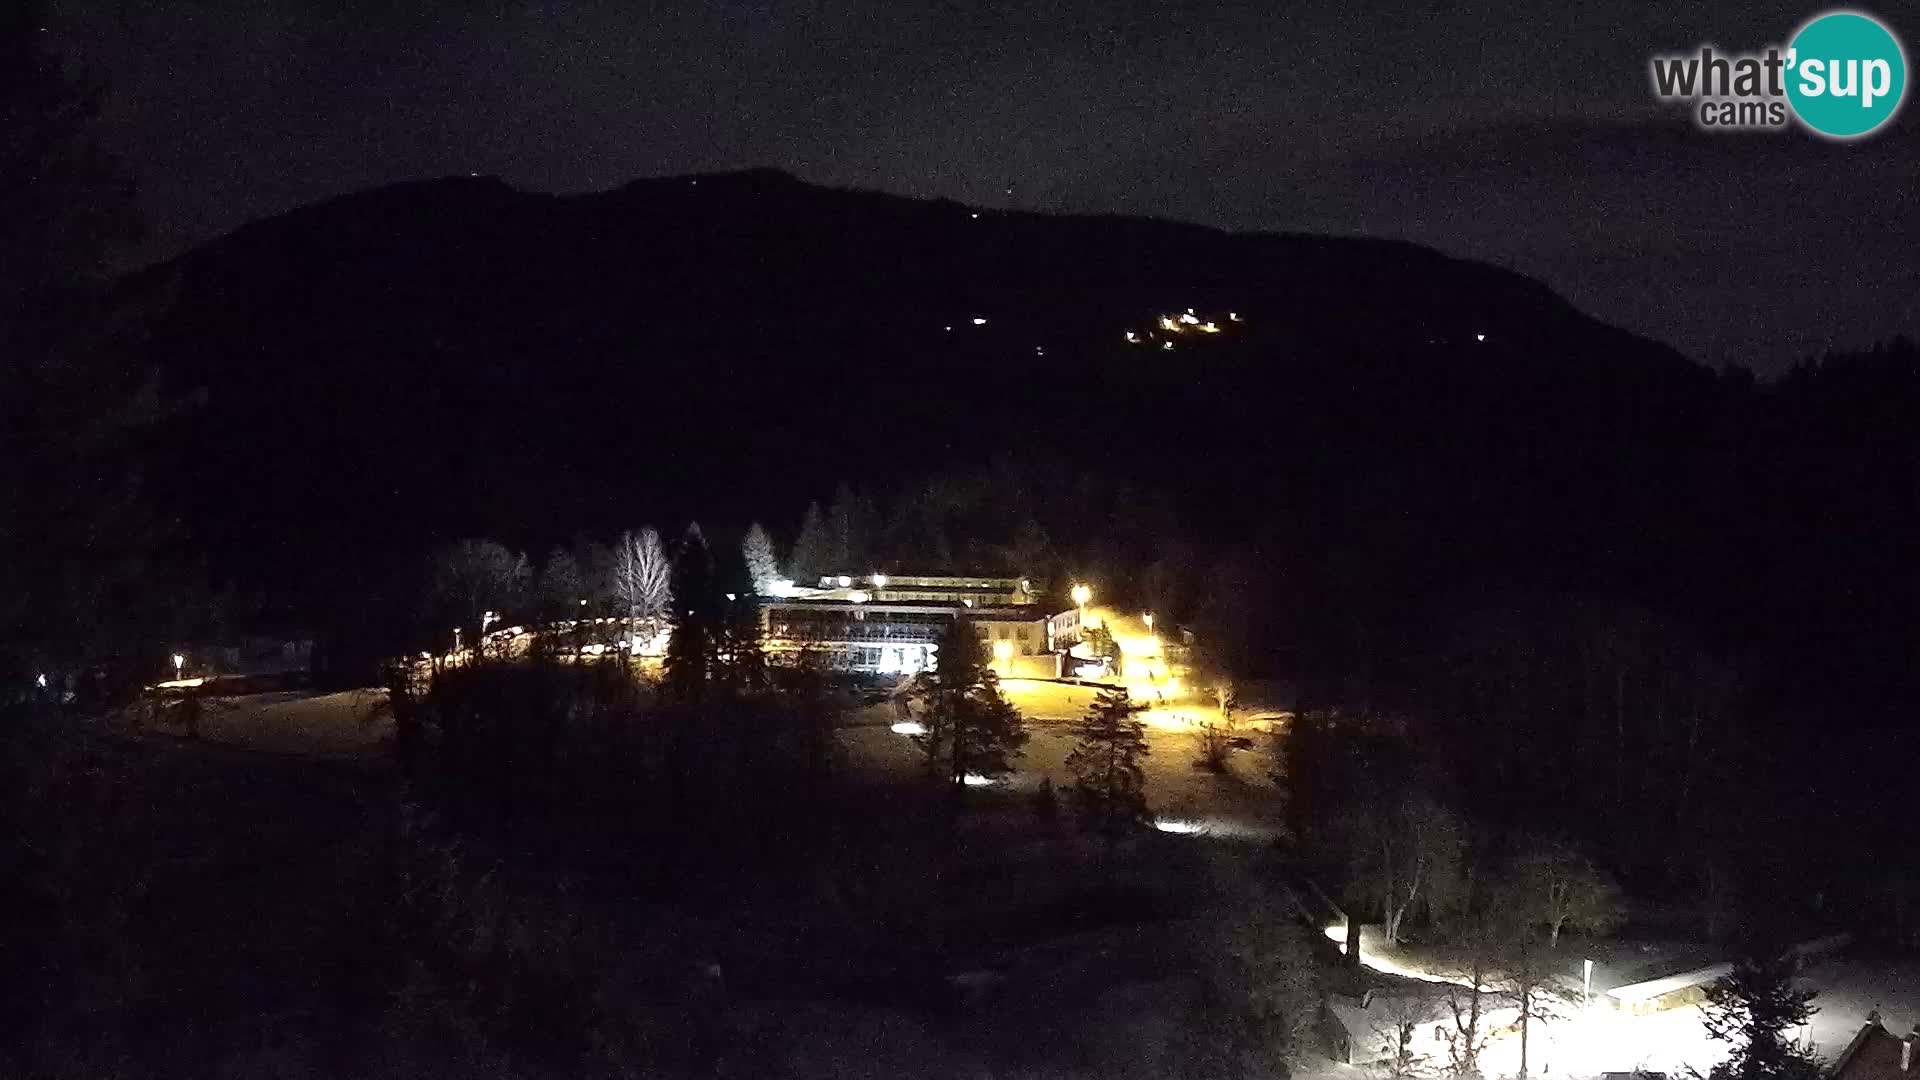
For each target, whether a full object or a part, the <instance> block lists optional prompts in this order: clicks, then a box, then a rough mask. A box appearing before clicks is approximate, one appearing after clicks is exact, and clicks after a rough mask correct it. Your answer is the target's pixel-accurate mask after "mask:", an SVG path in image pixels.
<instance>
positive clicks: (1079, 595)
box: [1073, 585, 1093, 608]
mask: <svg viewBox="0 0 1920 1080" xmlns="http://www.w3.org/2000/svg"><path fill="white" fill-rule="evenodd" d="M1092 599H1093V590H1092V589H1089V588H1088V587H1086V586H1085V585H1075V586H1074V587H1073V603H1074V606H1075V607H1082V608H1084V607H1086V606H1087V601H1089V600H1092Z"/></svg>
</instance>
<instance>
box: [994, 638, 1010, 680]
mask: <svg viewBox="0 0 1920 1080" xmlns="http://www.w3.org/2000/svg"><path fill="white" fill-rule="evenodd" d="M993 662H994V663H996V664H999V665H1000V672H1001V674H1006V673H1007V672H1008V671H1010V670H1012V665H1013V642H1011V641H996V642H994V643H993Z"/></svg>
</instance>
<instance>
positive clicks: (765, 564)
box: [740, 521, 780, 596]
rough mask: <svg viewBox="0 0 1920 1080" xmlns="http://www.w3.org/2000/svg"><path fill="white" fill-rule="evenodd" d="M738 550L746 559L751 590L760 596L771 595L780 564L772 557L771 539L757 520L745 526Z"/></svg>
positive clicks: (778, 575)
mask: <svg viewBox="0 0 1920 1080" xmlns="http://www.w3.org/2000/svg"><path fill="white" fill-rule="evenodd" d="M740 551H741V554H742V555H743V556H744V557H745V558H746V561H747V579H748V583H749V584H750V585H752V587H753V591H754V592H755V593H756V594H758V595H760V596H771V595H773V583H774V582H776V581H778V580H780V564H779V562H778V561H776V560H775V559H774V557H773V541H772V540H771V539H769V538H768V537H767V530H765V529H763V528H761V527H760V523H759V522H757V521H756V522H754V523H753V524H752V525H749V526H748V527H747V535H746V539H744V540H742V541H740Z"/></svg>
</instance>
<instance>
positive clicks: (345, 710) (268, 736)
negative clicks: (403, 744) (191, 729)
mask: <svg viewBox="0 0 1920 1080" xmlns="http://www.w3.org/2000/svg"><path fill="white" fill-rule="evenodd" d="M386 702H387V692H386V691H385V690H383V689H376V688H367V689H360V690H343V691H341V692H339V693H336V694H312V693H305V692H297V691H296V692H285V693H272V694H243V695H238V696H233V697H208V698H203V699H202V711H201V716H200V737H201V738H202V739H206V740H208V741H210V742H219V743H226V744H229V745H233V746H242V747H245V748H247V749H249V750H259V751H262V752H265V753H273V754H296V755H301V756H304V757H317V758H337V757H354V756H359V755H363V754H368V753H373V752H375V751H376V750H377V749H378V747H379V746H380V744H381V742H382V741H384V740H386V739H388V738H390V737H391V736H392V734H393V716H392V714H391V713H390V712H388V711H387V709H386V708H385V705H386ZM169 730H171V729H169Z"/></svg>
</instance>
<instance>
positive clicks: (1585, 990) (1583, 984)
mask: <svg viewBox="0 0 1920 1080" xmlns="http://www.w3.org/2000/svg"><path fill="white" fill-rule="evenodd" d="M1592 998H1593V961H1592V960H1588V961H1587V962H1586V971H1585V973H1584V974H1582V975H1581V976H1580V1007H1581V1008H1583V1009H1584V1008H1586V1007H1587V1004H1588V1002H1589V1001H1591V1000H1592Z"/></svg>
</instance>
